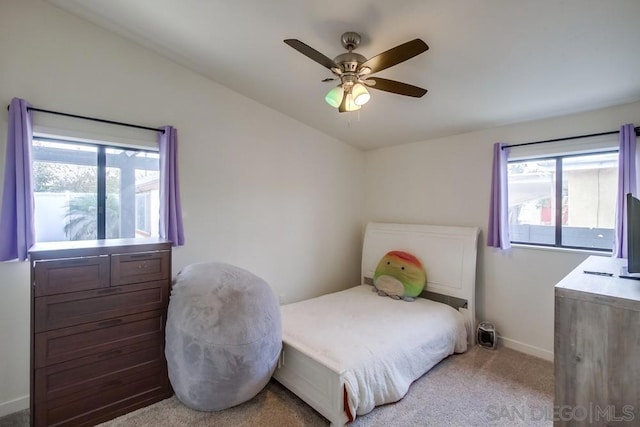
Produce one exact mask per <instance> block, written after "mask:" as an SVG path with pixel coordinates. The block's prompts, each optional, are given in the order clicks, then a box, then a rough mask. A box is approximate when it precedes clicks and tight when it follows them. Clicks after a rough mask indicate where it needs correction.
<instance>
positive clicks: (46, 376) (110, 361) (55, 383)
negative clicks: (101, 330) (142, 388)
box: [35, 336, 164, 402]
mask: <svg viewBox="0 0 640 427" xmlns="http://www.w3.org/2000/svg"><path fill="white" fill-rule="evenodd" d="M151 363H164V345H163V339H162V337H160V336H154V337H152V338H151V339H148V340H144V341H140V342H137V343H136V344H132V345H129V346H126V347H121V348H120V349H118V350H112V351H108V352H104V353H100V354H96V355H92V356H88V357H83V358H80V359H76V360H71V361H69V362H64V363H57V364H55V365H51V366H47V367H45V368H40V369H37V370H36V375H35V387H36V395H37V396H38V397H37V399H36V400H37V401H38V402H42V401H47V400H52V399H58V398H61V397H63V396H67V395H69V394H74V393H79V392H83V391H84V392H86V393H88V394H91V393H92V392H95V391H99V390H102V389H103V388H104V387H108V386H109V385H113V384H116V383H120V382H122V380H123V379H126V378H128V377H130V376H132V375H134V374H135V373H136V372H137V371H139V370H140V369H142V368H144V367H145V366H147V365H149V364H151Z"/></svg>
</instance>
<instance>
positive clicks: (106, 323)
mask: <svg viewBox="0 0 640 427" xmlns="http://www.w3.org/2000/svg"><path fill="white" fill-rule="evenodd" d="M120 323H122V319H112V320H106V321H104V322H100V323H98V326H100V327H103V328H105V327H107V326H116V325H119V324H120Z"/></svg>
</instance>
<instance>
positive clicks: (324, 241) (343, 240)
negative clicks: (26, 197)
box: [0, 0, 364, 416]
mask: <svg viewBox="0 0 640 427" xmlns="http://www.w3.org/2000/svg"><path fill="white" fill-rule="evenodd" d="M0 56H1V57H2V60H1V61H0V106H1V107H2V108H3V109H4V108H6V105H7V104H8V103H9V101H10V99H11V98H12V97H14V96H15V97H20V98H24V99H26V100H28V101H29V102H30V103H32V104H33V105H34V106H37V107H41V108H48V109H53V110H59V111H65V112H70V113H78V114H86V115H90V116H96V117H102V118H108V119H112V120H120V121H126V122H132V123H139V124H144V125H150V126H161V125H165V124H171V125H173V126H175V127H176V128H177V129H178V133H179V144H180V153H179V156H180V159H179V160H180V163H179V167H180V180H181V186H182V204H183V212H184V226H185V232H186V245H185V246H184V247H182V248H178V249H177V250H175V251H174V263H173V273H174V274H175V273H177V272H178V271H179V270H180V268H181V267H183V266H185V265H187V264H189V263H193V262H199V261H208V260H217V261H224V262H229V263H233V264H236V265H238V266H241V267H243V268H246V269H248V270H250V271H252V272H254V273H255V274H257V275H259V276H261V277H263V278H264V279H265V280H267V281H268V282H269V283H270V284H271V285H272V286H273V287H274V289H275V291H276V292H277V293H278V294H279V295H280V296H281V298H282V300H283V301H285V302H288V301H294V300H300V299H304V298H308V297H312V296H316V295H320V294H323V293H327V292H330V291H335V290H338V289H341V288H343V287H345V286H347V285H348V284H357V283H358V280H359V269H360V245H361V238H362V235H361V232H362V226H361V222H360V220H361V217H362V214H361V207H362V176H363V175H364V169H363V168H364V155H363V153H362V152H360V151H358V150H356V149H354V148H352V147H350V146H347V145H345V144H344V143H342V142H340V141H337V140H335V139H332V138H330V137H328V136H326V135H323V134H321V133H320V132H318V131H316V130H313V129H311V128H309V127H307V126H305V125H302V124H300V123H299V122H296V121H294V120H292V119H290V118H288V117H286V116H283V115H281V114H280V113H278V112H275V111H273V110H270V109H268V108H266V107H264V106H262V105H260V104H257V103H256V102H254V101H252V100H250V99H247V98H245V97H243V96H240V95H238V94H236V93H235V92H232V91H230V90H228V89H226V88H224V87H222V86H220V85H218V84H215V83H212V82H211V81H209V80H206V79H204V78H202V77H200V76H199V75H197V74H195V73H192V72H191V71H188V70H187V69H185V68H182V67H180V66H178V65H177V64H175V63H173V62H170V61H168V60H165V59H163V58H161V57H160V56H158V55H156V54H154V53H152V52H150V51H148V50H146V49H143V48H141V47H139V46H137V45H134V44H132V43H130V42H128V41H125V40H124V39H122V38H119V37H118V36H115V35H112V34H110V33H108V32H106V31H104V30H102V29H99V28H98V27H96V26H93V25H91V24H89V23H86V22H84V21H82V20H80V19H78V18H76V17H74V16H72V15H70V14H68V13H66V12H64V11H61V10H59V9H57V8H55V7H54V6H52V5H50V4H48V3H46V2H42V1H39V0H2V2H0ZM4 111H6V110H4ZM47 120H49V119H48V118H47V117H45V116H44V115H42V114H38V113H36V115H35V122H36V124H38V123H43V122H46V121H47ZM6 125H7V123H6V114H0V133H1V134H2V135H6ZM101 131H102V132H110V131H109V130H108V129H107V130H105V129H101ZM5 139H6V138H5V137H4V136H2V137H0V153H1V154H0V176H4V156H5V144H6V141H5ZM0 238H2V236H0ZM0 292H1V297H0V416H2V415H4V414H7V413H11V412H13V411H16V410H19V409H22V408H25V407H27V405H28V400H27V395H28V393H29V386H28V384H29V374H28V366H29V340H28V337H29V269H28V264H27V263H17V262H12V263H0Z"/></svg>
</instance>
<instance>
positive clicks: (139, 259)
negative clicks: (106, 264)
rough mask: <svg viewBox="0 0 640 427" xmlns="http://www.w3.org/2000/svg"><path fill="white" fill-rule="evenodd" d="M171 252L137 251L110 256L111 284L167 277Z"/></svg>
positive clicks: (124, 283)
mask: <svg viewBox="0 0 640 427" xmlns="http://www.w3.org/2000/svg"><path fill="white" fill-rule="evenodd" d="M170 255H171V252H169V251H158V252H139V253H132V254H115V255H112V256H111V286H118V285H127V284H130V283H140V282H149V281H153V280H166V279H169V274H170V270H171V261H170Z"/></svg>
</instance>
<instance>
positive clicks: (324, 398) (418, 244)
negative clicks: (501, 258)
mask: <svg viewBox="0 0 640 427" xmlns="http://www.w3.org/2000/svg"><path fill="white" fill-rule="evenodd" d="M478 233H479V229H478V228H476V227H448V226H434V225H413V224H387V223H369V224H367V228H366V231H365V236H364V243H363V248H362V274H361V283H362V284H372V283H373V279H372V278H373V274H374V271H375V269H376V266H377V264H378V261H379V260H380V258H382V256H383V255H385V254H386V253H387V252H389V251H392V250H402V251H406V252H409V253H412V254H413V255H415V256H416V257H418V259H419V260H420V261H421V262H422V265H423V266H424V268H425V270H426V272H427V286H426V288H425V291H426V292H425V293H423V295H422V296H423V297H425V298H429V299H434V300H437V301H439V302H444V303H446V304H449V305H451V306H453V307H455V308H456V309H459V310H460V312H461V313H463V314H464V316H465V319H466V324H467V332H468V333H467V337H468V342H469V344H470V345H473V344H474V343H475V333H474V331H475V322H476V316H475V289H476V254H477V241H478ZM273 376H274V378H275V379H276V380H278V382H280V383H281V384H282V385H284V386H285V387H286V388H288V389H289V390H291V391H292V392H293V393H295V394H296V395H297V396H298V397H300V398H301V399H302V400H304V401H305V402H306V403H307V404H309V405H310V406H311V407H312V408H314V409H315V410H316V411H318V412H319V413H320V414H322V415H323V416H324V417H325V418H327V419H328V420H329V421H330V422H331V425H332V426H342V425H344V424H346V423H347V422H348V421H349V419H348V417H347V415H346V413H345V409H344V379H343V372H336V371H334V370H332V369H330V368H328V367H327V366H324V365H322V364H321V363H319V362H317V361H316V360H315V359H312V358H310V357H309V356H307V355H305V354H303V353H301V352H300V351H298V350H296V349H295V348H293V347H291V346H290V345H288V344H287V343H286V342H284V343H283V345H282V353H281V355H280V361H279V363H278V367H277V369H276V371H275V373H274V374H273Z"/></svg>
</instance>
